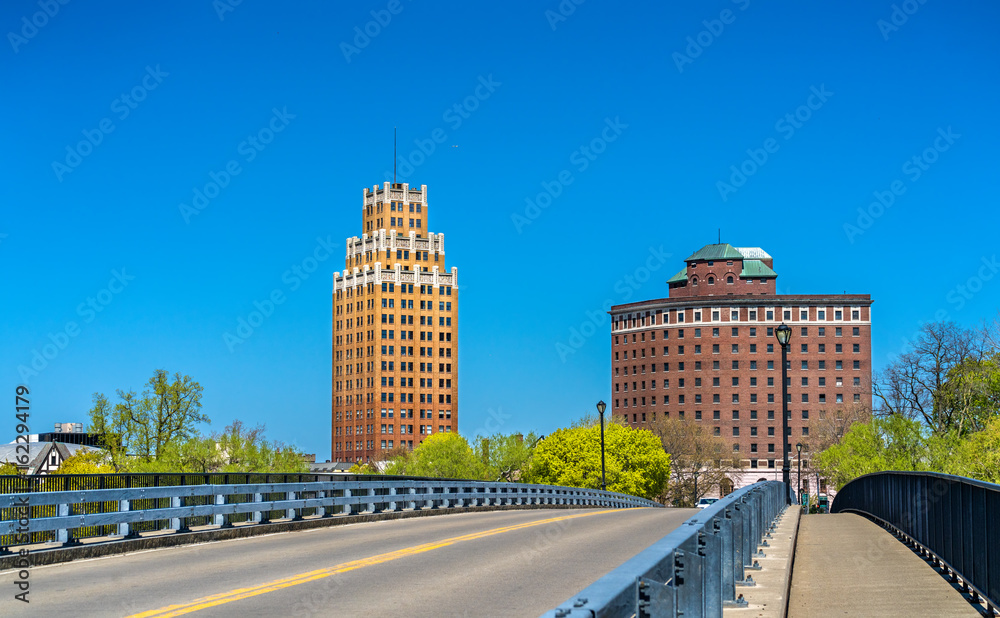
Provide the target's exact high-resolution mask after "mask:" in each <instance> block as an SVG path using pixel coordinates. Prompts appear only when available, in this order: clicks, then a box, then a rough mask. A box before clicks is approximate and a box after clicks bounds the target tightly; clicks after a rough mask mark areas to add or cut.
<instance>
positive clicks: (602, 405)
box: [597, 399, 608, 491]
mask: <svg viewBox="0 0 1000 618" xmlns="http://www.w3.org/2000/svg"><path fill="white" fill-rule="evenodd" d="M607 407H608V404H606V403H604V400H603V399H602V400H601V401H598V402H597V413H598V414H600V415H601V489H603V490H604V491H607V490H608V482H607V479H606V478H605V476H604V410H605V408H607Z"/></svg>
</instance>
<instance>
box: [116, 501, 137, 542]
mask: <svg viewBox="0 0 1000 618" xmlns="http://www.w3.org/2000/svg"><path fill="white" fill-rule="evenodd" d="M130 504H131V503H130V501H129V500H119V501H118V512H119V513H127V512H128V511H129V505H130ZM118 536H120V537H122V538H125V539H132V538H135V537H137V536H139V535H138V534H137V533H134V532H131V531H130V530H129V525H128V522H123V523H120V524H118Z"/></svg>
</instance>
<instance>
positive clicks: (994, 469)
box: [945, 417, 1000, 483]
mask: <svg viewBox="0 0 1000 618" xmlns="http://www.w3.org/2000/svg"><path fill="white" fill-rule="evenodd" d="M945 471H946V472H949V473H951V474H957V475H959V476H968V477H970V478H974V479H979V480H981V481H987V482H989V483H1000V418H998V417H994V418H993V420H992V421H990V422H989V423H988V424H987V425H986V427H985V428H983V430H982V431H977V432H976V433H973V434H972V435H970V436H968V437H966V438H965V439H964V440H962V441H961V443H960V444H959V445H958V447H957V448H956V449H955V451H954V456H953V457H951V458H949V459H948V460H947V465H946V469H945Z"/></svg>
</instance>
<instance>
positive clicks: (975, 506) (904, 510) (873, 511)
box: [831, 472, 1000, 615]
mask: <svg viewBox="0 0 1000 618" xmlns="http://www.w3.org/2000/svg"><path fill="white" fill-rule="evenodd" d="M831 512H833V513H846V512H852V513H859V514H861V515H866V516H868V517H870V518H872V519H874V520H875V521H876V522H877V523H879V524H882V525H883V526H885V527H887V528H889V529H890V530H891V531H893V532H894V533H896V534H897V536H899V537H900V538H901V539H903V541H904V542H906V543H907V544H908V545H910V546H912V547H914V548H915V549H916V550H917V551H918V552H919V553H920V554H922V555H924V556H925V557H927V558H928V559H929V560H931V561H932V562H933V563H934V564H935V565H937V566H941V567H942V568H943V569H945V570H946V571H947V573H948V574H949V575H950V576H951V581H952V582H953V583H959V580H961V585H962V587H963V589H964V590H965V591H966V592H968V593H970V595H971V596H972V597H973V600H978V598H979V597H982V598H983V601H984V603H985V604H986V608H987V610H988V611H989V612H992V611H993V610H994V609H996V608H997V607H998V606H1000V485H995V484H993V483H986V482H984V481H977V480H974V479H969V478H965V477H962V476H952V475H949V474H937V473H934V472H878V473H875V474H867V475H865V476H860V477H858V478H856V479H854V480H853V481H851V482H850V483H848V484H847V485H845V486H844V487H843V488H842V489H841V490H840V491H839V492H837V497H836V498H835V499H834V501H833V507H832V508H831ZM989 615H993V614H992V613H989Z"/></svg>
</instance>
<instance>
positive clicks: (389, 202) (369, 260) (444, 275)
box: [331, 182, 458, 462]
mask: <svg viewBox="0 0 1000 618" xmlns="http://www.w3.org/2000/svg"><path fill="white" fill-rule="evenodd" d="M428 227H429V226H428V207H427V185H421V187H420V188H419V189H411V188H410V187H409V185H408V184H406V183H397V184H391V183H388V182H386V183H384V184H383V186H382V187H379V186H377V185H376V186H374V187H372V188H371V189H368V188H365V189H364V190H363V194H362V201H361V229H362V230H363V232H364V233H363V234H362V236H361V237H358V236H354V237H351V238H348V239H347V259H346V270H344V272H336V273H334V275H333V389H332V390H333V392H332V402H331V403H332V436H331V453H332V457H331V459H332V460H333V461H345V462H346V461H378V460H379V459H381V458H382V452H383V451H388V450H390V449H392V448H395V447H399V446H405V447H408V448H411V449H412V448H414V447H416V446H417V445H418V444H420V442H421V440H423V438H424V437H425V436H427V435H430V434H432V433H440V432H454V431H457V430H458V269H457V268H455V267H452V268H451V272H447V270H446V267H445V251H444V234H432V233H430V232H428V231H427V230H428Z"/></svg>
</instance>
